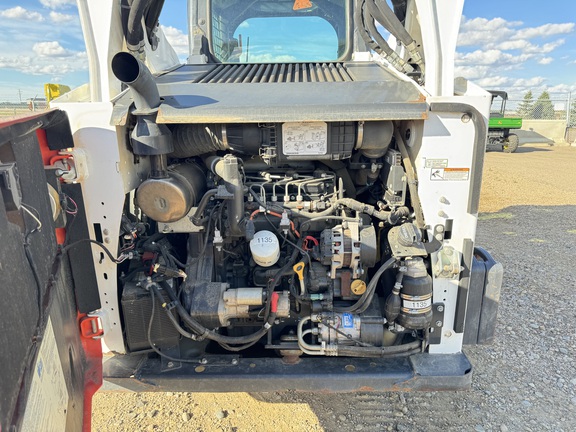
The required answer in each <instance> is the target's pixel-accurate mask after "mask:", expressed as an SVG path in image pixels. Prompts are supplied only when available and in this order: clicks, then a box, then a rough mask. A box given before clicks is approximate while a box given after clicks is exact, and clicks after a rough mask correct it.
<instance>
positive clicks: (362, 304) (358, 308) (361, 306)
mask: <svg viewBox="0 0 576 432" xmlns="http://www.w3.org/2000/svg"><path fill="white" fill-rule="evenodd" d="M395 262H396V258H395V257H392V258H390V259H389V260H388V261H386V262H385V263H384V264H382V265H381V266H380V268H379V269H378V270H376V273H374V276H372V279H370V282H369V283H368V286H367V287H366V291H365V292H364V294H362V296H361V297H360V298H359V299H358V301H356V303H354V304H353V305H352V306H346V307H335V308H334V312H356V313H362V312H364V311H365V310H366V309H368V306H369V305H370V303H372V298H373V297H374V293H375V292H376V287H377V286H378V281H379V280H380V277H381V276H382V274H383V273H384V272H385V271H386V270H388V269H390V268H392V266H393V265H394V263H395Z"/></svg>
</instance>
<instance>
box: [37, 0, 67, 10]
mask: <svg viewBox="0 0 576 432" xmlns="http://www.w3.org/2000/svg"><path fill="white" fill-rule="evenodd" d="M40 3H42V5H43V6H46V7H47V8H50V9H64V8H67V7H68V6H75V5H76V0H40Z"/></svg>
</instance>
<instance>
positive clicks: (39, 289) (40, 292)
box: [21, 203, 44, 320]
mask: <svg viewBox="0 0 576 432" xmlns="http://www.w3.org/2000/svg"><path fill="white" fill-rule="evenodd" d="M28 207H30V209H31V210H34V212H36V214H37V215H38V216H36V215H35V214H34V213H32V211H31V210H30V209H28ZM21 208H22V210H24V211H25V212H26V213H27V214H28V215H29V216H30V217H32V219H34V221H35V222H36V226H35V227H34V228H33V229H32V230H31V231H29V232H27V233H26V234H25V235H24V244H23V245H24V255H26V261H28V265H29V267H30V270H31V271H32V276H33V278H34V282H35V283H36V301H37V303H38V317H39V320H41V319H42V317H43V309H42V303H43V301H44V287H43V286H42V282H41V280H40V275H39V274H38V267H37V266H36V262H35V261H34V257H33V256H32V252H31V251H30V243H29V241H28V239H29V238H30V235H31V234H33V233H35V232H39V231H40V230H41V229H42V222H41V221H40V213H39V212H38V210H36V209H35V208H34V207H32V206H29V205H27V204H24V203H21Z"/></svg>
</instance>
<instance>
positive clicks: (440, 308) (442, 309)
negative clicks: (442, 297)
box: [436, 305, 444, 312]
mask: <svg viewBox="0 0 576 432" xmlns="http://www.w3.org/2000/svg"><path fill="white" fill-rule="evenodd" d="M436 310H437V311H438V312H444V306H442V305H439V306H438V307H437V308H436Z"/></svg>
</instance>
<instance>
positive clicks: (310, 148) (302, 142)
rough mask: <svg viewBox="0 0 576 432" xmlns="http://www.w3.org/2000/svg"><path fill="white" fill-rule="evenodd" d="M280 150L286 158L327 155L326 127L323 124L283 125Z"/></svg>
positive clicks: (299, 123)
mask: <svg viewBox="0 0 576 432" xmlns="http://www.w3.org/2000/svg"><path fill="white" fill-rule="evenodd" d="M282 149H283V151H284V154H285V155H287V156H314V155H325V154H326V153H328V126H327V125H326V123H324V122H298V123H284V124H283V125H282Z"/></svg>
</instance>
